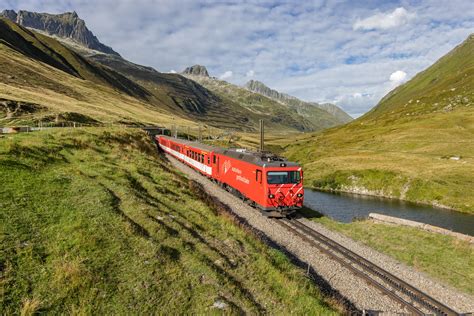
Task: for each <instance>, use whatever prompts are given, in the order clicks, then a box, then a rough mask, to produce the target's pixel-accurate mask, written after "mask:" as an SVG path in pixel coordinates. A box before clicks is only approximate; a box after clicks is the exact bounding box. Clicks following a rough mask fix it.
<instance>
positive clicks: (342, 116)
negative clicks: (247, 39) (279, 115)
mask: <svg viewBox="0 0 474 316" xmlns="http://www.w3.org/2000/svg"><path fill="white" fill-rule="evenodd" d="M245 88H246V89H247V90H249V91H252V92H255V93H258V94H261V95H264V96H266V97H268V98H270V99H273V100H275V101H277V102H280V103H283V104H286V105H289V106H294V107H296V108H300V109H301V108H305V107H306V108H307V107H308V106H313V107H317V108H319V109H321V110H323V111H326V112H327V113H329V114H330V115H332V116H333V117H334V118H336V119H337V120H338V121H339V122H340V123H347V122H349V121H352V117H350V116H349V115H348V114H347V113H346V112H344V111H343V110H341V109H340V108H339V107H337V106H336V105H334V104H330V103H325V104H319V103H316V102H305V101H302V100H300V99H298V98H296V97H294V96H291V95H288V94H286V93H281V92H278V91H277V90H273V89H271V88H269V87H268V86H266V85H265V84H264V83H262V82H260V81H257V80H250V81H249V82H247V83H246V84H245Z"/></svg>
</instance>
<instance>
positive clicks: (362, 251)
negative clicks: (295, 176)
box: [167, 155, 474, 314]
mask: <svg viewBox="0 0 474 316" xmlns="http://www.w3.org/2000/svg"><path fill="white" fill-rule="evenodd" d="M167 157H169V160H170V162H171V163H172V164H173V165H174V166H175V167H176V168H177V169H179V170H180V171H181V172H183V173H185V174H186V175H187V176H188V177H189V178H190V179H192V180H194V181H196V182H198V183H200V184H201V185H202V186H203V187H204V189H205V190H206V191H207V192H208V193H209V194H211V195H213V196H215V197H216V198H218V199H219V200H220V201H221V202H223V203H225V204H227V205H228V206H229V207H230V208H231V209H232V211H233V212H234V213H235V214H236V215H238V216H239V217H241V218H243V219H245V220H246V221H247V222H248V224H249V225H251V226H252V227H253V228H255V229H256V230H258V231H260V232H262V233H264V234H265V235H266V237H267V238H268V239H269V240H271V241H272V242H274V243H275V244H277V245H279V246H280V247H282V248H283V249H285V250H286V251H288V252H289V253H291V254H292V255H293V256H295V257H296V258H298V260H299V261H302V262H305V263H306V264H307V265H308V266H309V267H311V268H312V270H313V271H315V272H316V273H317V274H318V275H319V276H320V277H321V278H322V279H324V280H325V282H326V283H327V284H329V286H331V287H332V288H333V289H334V290H336V292H338V293H339V294H340V295H341V296H342V297H344V298H345V299H347V300H349V301H350V302H352V303H353V304H354V305H355V306H356V307H357V308H358V309H360V310H363V311H374V312H383V313H384V314H400V313H403V314H404V313H407V311H406V310H404V309H402V308H401V307H400V306H399V305H398V304H397V303H396V302H394V301H393V300H392V299H391V298H389V297H388V296H386V295H383V294H382V293H381V292H379V291H378V290H377V289H375V288H374V287H373V286H371V285H369V284H367V283H366V282H364V281H363V280H362V279H361V278H359V277H357V276H355V275H353V274H352V273H351V272H350V271H349V270H348V269H347V268H345V267H344V266H342V265H340V264H339V263H337V262H335V261H334V260H332V259H330V258H329V257H327V256H326V255H324V254H322V253H321V252H319V251H318V250H317V249H315V248H314V247H312V246H310V245H309V244H307V243H305V242H303V241H302V240H301V239H300V238H299V237H298V236H295V235H293V234H292V233H290V232H288V231H287V230H285V229H284V228H282V227H281V226H280V225H275V223H274V222H273V220H271V219H268V218H266V217H264V216H262V215H261V214H260V213H259V212H258V211H257V210H256V209H254V208H252V207H250V206H249V205H247V204H245V203H244V202H242V201H241V200H240V199H238V198H237V197H235V196H233V195H231V194H230V193H228V192H227V191H225V190H223V189H222V188H220V187H219V186H218V185H217V184H215V183H213V182H211V181H210V180H209V179H207V178H206V177H204V176H202V175H200V174H199V173H197V172H196V171H194V170H193V169H191V168H189V167H187V166H186V165H184V164H182V163H181V162H180V161H178V160H176V159H175V158H173V157H171V156H169V155H167ZM304 223H305V224H306V225H308V226H310V227H311V228H312V229H314V230H316V231H318V232H320V233H322V234H324V235H325V236H327V237H329V238H331V239H333V240H335V241H336V242H338V243H340V244H342V245H343V246H345V247H346V248H348V249H350V250H352V251H354V252H355V253H357V254H359V255H360V256H363V257H364V258H366V259H368V260H369V261H371V262H373V263H375V264H377V265H378V266H380V267H381V268H383V269H385V270H387V271H389V272H391V273H392V274H394V275H396V276H398V277H399V278H400V279H402V280H405V281H406V282H408V283H410V284H412V285H413V286H415V287H417V288H418V289H420V290H422V291H424V292H425V293H427V294H429V295H430V296H432V297H433V298H436V299H437V300H439V301H441V302H443V303H444V304H446V305H448V306H450V307H451V308H454V309H455V310H457V311H458V312H460V313H468V312H473V311H474V298H473V297H471V296H469V295H467V294H464V293H461V292H459V291H457V290H455V289H453V288H451V287H449V286H446V285H444V284H441V283H439V282H436V281H434V280H432V279H431V278H429V277H428V276H426V275H425V274H424V273H421V272H419V271H416V270H414V269H413V268H411V267H408V266H406V265H404V264H402V263H400V262H398V261H396V260H395V259H393V258H391V257H388V256H386V255H384V254H381V253H379V252H377V251H375V250H374V249H372V248H370V247H367V246H365V245H362V244H360V243H358V242H356V241H354V240H352V239H351V238H348V237H346V236H344V235H341V234H339V233H337V232H334V231H331V230H329V229H327V228H326V227H324V226H323V225H321V224H319V223H315V222H312V221H308V220H305V221H304Z"/></svg>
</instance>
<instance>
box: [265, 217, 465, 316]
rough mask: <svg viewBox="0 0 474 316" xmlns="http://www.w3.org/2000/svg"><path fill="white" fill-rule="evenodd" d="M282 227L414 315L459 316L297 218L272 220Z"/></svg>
mask: <svg viewBox="0 0 474 316" xmlns="http://www.w3.org/2000/svg"><path fill="white" fill-rule="evenodd" d="M274 221H275V222H276V223H278V224H279V225H280V226H282V227H283V228H285V229H287V230H288V231H290V232H291V233H293V234H296V235H297V236H299V237H300V238H301V239H303V240H304V241H305V242H307V243H308V244H310V245H311V246H314V247H316V248H317V249H319V250H320V251H321V252H323V253H325V254H326V255H328V256H329V257H331V258H332V259H334V260H335V261H337V262H339V263H340V264H341V265H343V266H344V267H346V268H347V269H349V270H350V271H351V272H352V273H354V274H355V275H357V276H359V277H361V278H362V279H364V280H365V281H366V282H367V283H369V284H371V285H372V286H374V287H376V288H377V289H379V290H380V291H381V292H382V293H384V294H386V295H388V296H390V297H391V298H392V299H393V300H395V301H396V302H398V303H399V304H400V305H401V306H403V307H405V308H406V309H407V310H408V311H409V312H410V314H414V315H426V314H434V315H449V316H450V315H460V314H459V313H457V312H456V311H455V310H453V309H451V308H450V307H448V306H446V305H444V304H443V303H441V302H439V301H437V300H436V299H434V298H433V297H431V296H429V295H428V294H426V293H423V292H422V291H420V290H418V289H417V288H415V287H414V286H412V285H410V284H409V283H407V282H405V281H403V280H401V279H400V278H398V277H397V276H395V275H393V274H392V273H390V272H388V271H386V270H384V269H382V268H381V267H379V266H377V265H376V264H374V263H372V262H370V261H369V260H367V259H365V258H364V257H362V256H360V255H358V254H356V253H355V252H353V251H351V250H349V249H347V248H346V247H344V246H343V245H341V244H339V243H337V242H336V241H334V240H332V239H330V238H328V237H326V236H325V235H323V234H321V233H319V232H317V231H315V230H313V229H312V228H310V227H309V226H307V225H306V224H304V223H302V221H301V220H300V219H287V218H284V219H275V220H274Z"/></svg>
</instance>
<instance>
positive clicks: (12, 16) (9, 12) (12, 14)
mask: <svg viewBox="0 0 474 316" xmlns="http://www.w3.org/2000/svg"><path fill="white" fill-rule="evenodd" d="M0 17H4V18H7V19H9V20H12V21H16V18H17V14H16V12H15V11H14V10H3V11H2V13H0Z"/></svg>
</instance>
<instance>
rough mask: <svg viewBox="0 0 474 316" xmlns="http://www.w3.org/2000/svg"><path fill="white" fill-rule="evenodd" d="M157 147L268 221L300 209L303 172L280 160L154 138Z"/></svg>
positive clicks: (164, 138)
mask: <svg viewBox="0 0 474 316" xmlns="http://www.w3.org/2000/svg"><path fill="white" fill-rule="evenodd" d="M155 139H156V141H157V143H158V145H159V147H160V148H161V149H162V150H163V151H165V152H167V153H169V154H170V155H172V156H174V157H175V158H177V159H179V160H180V161H182V162H183V163H185V164H186V165H188V166H190V167H192V168H194V169H195V170H197V171H199V172H200V173H201V174H203V175H205V176H207V177H209V178H210V179H211V180H213V181H216V182H217V183H219V184H220V185H221V186H223V187H224V188H226V189H227V190H229V191H231V192H232V193H234V194H236V195H237V196H239V197H241V198H243V199H244V200H247V201H248V202H249V203H250V204H251V205H253V206H255V207H257V208H259V209H260V210H262V213H263V214H265V215H267V216H270V217H284V216H288V215H289V214H291V213H293V212H294V211H295V210H296V209H299V208H301V207H302V206H303V196H304V189H303V171H302V169H301V167H300V166H299V165H298V164H296V163H293V162H289V161H286V160H284V159H283V158H281V157H277V156H275V155H271V154H267V153H256V152H250V151H246V150H243V149H223V148H219V147H214V146H209V145H205V144H201V143H197V142H191V141H186V140H182V139H177V138H171V137H167V136H163V135H157V136H155Z"/></svg>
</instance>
